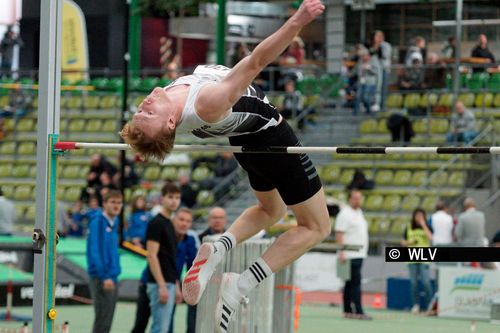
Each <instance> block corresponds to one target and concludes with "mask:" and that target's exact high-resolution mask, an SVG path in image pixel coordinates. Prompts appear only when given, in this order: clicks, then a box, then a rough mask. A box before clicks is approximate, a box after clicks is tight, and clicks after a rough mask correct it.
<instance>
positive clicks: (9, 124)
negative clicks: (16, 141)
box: [0, 106, 16, 132]
mask: <svg viewBox="0 0 500 333" xmlns="http://www.w3.org/2000/svg"><path fill="white" fill-rule="evenodd" d="M0 107H1V106H0ZM15 126H16V122H15V120H14V119H11V118H9V119H5V122H4V128H5V129H6V130H7V131H9V132H10V131H13V130H14V127H15Z"/></svg>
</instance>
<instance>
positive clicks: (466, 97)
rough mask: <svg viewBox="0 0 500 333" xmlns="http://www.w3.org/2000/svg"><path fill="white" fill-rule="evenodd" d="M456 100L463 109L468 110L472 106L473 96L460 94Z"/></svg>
mask: <svg viewBox="0 0 500 333" xmlns="http://www.w3.org/2000/svg"><path fill="white" fill-rule="evenodd" d="M458 100H459V101H461V102H462V103H464V105H465V107H468V108H470V107H472V106H473V105H474V94H473V93H465V94H460V95H459V96H458Z"/></svg>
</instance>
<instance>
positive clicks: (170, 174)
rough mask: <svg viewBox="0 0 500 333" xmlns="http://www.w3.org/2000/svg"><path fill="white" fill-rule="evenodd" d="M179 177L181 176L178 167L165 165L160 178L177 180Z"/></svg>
mask: <svg viewBox="0 0 500 333" xmlns="http://www.w3.org/2000/svg"><path fill="white" fill-rule="evenodd" d="M177 178H179V172H178V171H177V168H176V167H172V166H167V167H163V170H161V176H160V179H162V180H165V179H171V180H173V181H175V180H177Z"/></svg>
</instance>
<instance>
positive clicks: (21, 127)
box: [16, 118, 35, 132]
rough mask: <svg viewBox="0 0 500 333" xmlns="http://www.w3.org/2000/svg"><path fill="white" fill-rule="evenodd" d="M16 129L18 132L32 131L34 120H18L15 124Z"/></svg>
mask: <svg viewBox="0 0 500 333" xmlns="http://www.w3.org/2000/svg"><path fill="white" fill-rule="evenodd" d="M16 130H17V131H19V132H32V131H34V130H35V120H34V119H29V118H24V119H21V120H19V122H18V123H17V126H16Z"/></svg>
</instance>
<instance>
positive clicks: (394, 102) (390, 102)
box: [385, 94, 403, 109]
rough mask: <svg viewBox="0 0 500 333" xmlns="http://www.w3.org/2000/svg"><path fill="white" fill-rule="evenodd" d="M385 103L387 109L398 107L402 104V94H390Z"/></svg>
mask: <svg viewBox="0 0 500 333" xmlns="http://www.w3.org/2000/svg"><path fill="white" fill-rule="evenodd" d="M385 105H386V106H387V107H388V108H389V109H400V108H401V107H402V105H403V95H401V94H390V95H389V96H388V97H387V99H386V101H385Z"/></svg>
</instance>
